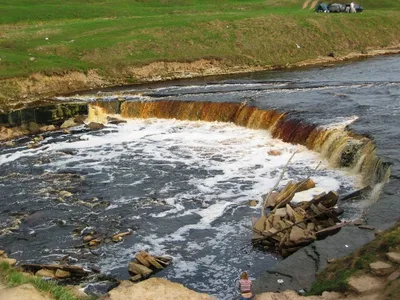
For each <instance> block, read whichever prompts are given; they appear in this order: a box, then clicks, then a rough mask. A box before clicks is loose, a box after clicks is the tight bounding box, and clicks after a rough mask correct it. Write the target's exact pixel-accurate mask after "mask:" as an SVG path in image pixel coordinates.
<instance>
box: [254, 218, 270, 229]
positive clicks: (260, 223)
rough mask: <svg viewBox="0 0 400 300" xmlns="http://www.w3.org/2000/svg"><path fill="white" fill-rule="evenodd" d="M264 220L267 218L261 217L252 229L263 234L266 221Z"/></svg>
mask: <svg viewBox="0 0 400 300" xmlns="http://www.w3.org/2000/svg"><path fill="white" fill-rule="evenodd" d="M266 219H267V218H266V217H265V216H261V217H260V218H259V219H258V220H257V222H256V223H255V224H254V226H253V227H254V229H256V230H258V231H261V232H263V231H264V229H265V220H266Z"/></svg>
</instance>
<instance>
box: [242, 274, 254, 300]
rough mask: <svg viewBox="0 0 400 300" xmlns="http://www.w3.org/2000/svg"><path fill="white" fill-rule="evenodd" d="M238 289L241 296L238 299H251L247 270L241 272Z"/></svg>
mask: <svg viewBox="0 0 400 300" xmlns="http://www.w3.org/2000/svg"><path fill="white" fill-rule="evenodd" d="M239 290H240V295H241V298H240V300H246V299H247V300H248V299H253V293H252V292H251V280H249V275H248V274H247V272H243V273H242V274H241V275H240V280H239Z"/></svg>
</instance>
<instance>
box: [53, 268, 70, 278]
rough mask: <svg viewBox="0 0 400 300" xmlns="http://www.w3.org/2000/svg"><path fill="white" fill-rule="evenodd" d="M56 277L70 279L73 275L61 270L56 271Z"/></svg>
mask: <svg viewBox="0 0 400 300" xmlns="http://www.w3.org/2000/svg"><path fill="white" fill-rule="evenodd" d="M55 275H56V277H57V278H69V277H71V273H70V272H68V271H63V270H60V269H58V270H57V271H56V274H55Z"/></svg>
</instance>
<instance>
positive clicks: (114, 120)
mask: <svg viewBox="0 0 400 300" xmlns="http://www.w3.org/2000/svg"><path fill="white" fill-rule="evenodd" d="M107 123H108V124H114V125H118V124H121V123H126V120H121V119H118V118H114V117H107Z"/></svg>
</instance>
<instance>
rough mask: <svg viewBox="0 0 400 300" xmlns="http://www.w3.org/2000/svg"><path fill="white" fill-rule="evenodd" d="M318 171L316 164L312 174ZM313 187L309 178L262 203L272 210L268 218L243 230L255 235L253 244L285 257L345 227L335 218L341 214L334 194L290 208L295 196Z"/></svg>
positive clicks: (318, 196) (317, 197)
mask: <svg viewBox="0 0 400 300" xmlns="http://www.w3.org/2000/svg"><path fill="white" fill-rule="evenodd" d="M318 167H319V164H318V166H317V167H316V168H315V170H316V169H317V168H318ZM314 186H315V184H314V182H313V181H312V180H311V179H310V176H309V177H308V178H306V179H304V180H301V181H299V182H297V183H293V182H289V183H288V184H287V185H286V186H285V187H284V188H283V189H282V190H281V191H280V192H279V193H278V192H275V193H277V194H275V195H274V199H264V203H268V205H269V207H271V206H272V207H273V208H272V210H271V211H270V213H269V214H268V215H267V216H265V215H261V217H260V218H258V219H253V226H252V227H246V228H250V229H251V230H252V231H253V233H254V234H253V237H252V241H253V243H254V244H256V245H259V246H262V247H263V248H264V249H273V250H276V251H278V252H280V253H281V254H282V255H283V256H286V255H290V254H291V253H293V252H295V251H297V250H298V249H300V248H301V247H303V246H306V245H308V244H310V243H312V242H313V241H314V240H316V239H322V238H325V237H326V236H328V235H331V234H334V233H336V232H337V231H339V230H340V229H341V228H342V227H343V226H346V225H347V223H342V222H341V220H340V219H339V218H338V215H340V214H341V213H342V211H341V210H339V209H338V208H337V207H336V204H337V202H338V199H339V195H338V194H337V193H336V192H333V191H330V192H328V193H325V192H324V193H321V194H319V195H317V196H314V197H312V199H311V200H310V201H303V202H300V203H298V204H290V201H291V200H292V199H293V197H294V195H295V193H296V192H298V191H302V190H306V189H309V188H312V187H314ZM269 195H272V193H269Z"/></svg>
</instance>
